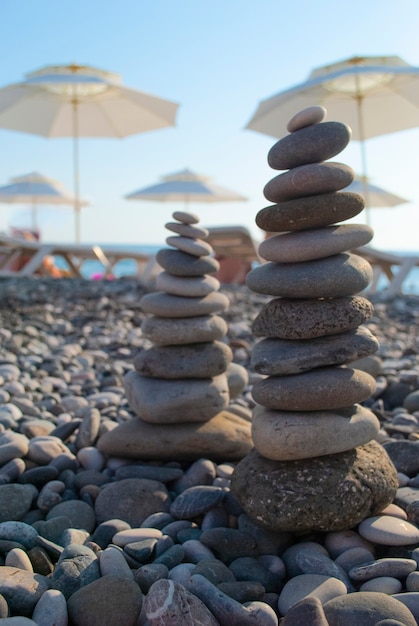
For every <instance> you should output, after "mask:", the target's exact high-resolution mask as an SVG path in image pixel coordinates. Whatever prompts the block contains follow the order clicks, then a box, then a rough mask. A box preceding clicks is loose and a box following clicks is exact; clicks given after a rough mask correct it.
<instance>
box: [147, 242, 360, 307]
mask: <svg viewBox="0 0 419 626" xmlns="http://www.w3.org/2000/svg"><path fill="white" fill-rule="evenodd" d="M371 280H372V268H371V265H370V264H369V263H368V261H366V260H365V259H364V258H362V257H361V256H359V255H357V254H351V253H348V252H342V253H341V254H336V255H334V256H330V257H327V258H325V259H317V260H315V261H306V262H304V263H272V262H269V263H264V264H262V265H259V266H258V267H255V268H254V269H253V270H251V271H250V272H249V273H248V274H247V277H246V284H247V286H248V287H249V289H251V290H252V291H256V292H257V293H263V294H268V295H272V296H280V297H282V298H340V297H342V296H352V295H354V294H356V293H358V292H360V291H362V290H363V289H365V288H366V287H367V286H368V285H369V283H370V282H371ZM147 297H148V296H144V297H143V298H142V300H143V299H144V298H147Z"/></svg>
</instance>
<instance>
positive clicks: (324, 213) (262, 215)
mask: <svg viewBox="0 0 419 626" xmlns="http://www.w3.org/2000/svg"><path fill="white" fill-rule="evenodd" d="M364 206H365V203H364V199H363V198H362V196H360V195H359V194H357V193H352V192H349V191H342V192H338V193H322V194H319V195H314V196H306V197H302V198H295V199H293V200H286V201H281V202H280V203H279V204H274V205H271V206H267V207H265V208H264V209H261V210H260V211H259V212H258V213H257V215H256V224H257V226H259V228H261V229H262V230H264V231H266V232H274V233H278V232H286V231H292V232H294V231H299V230H305V229H309V228H320V227H322V226H328V225H330V224H336V223H337V222H342V221H344V220H347V219H350V218H351V217H355V216H356V215H358V214H359V213H360V212H361V211H362V209H363V208H364Z"/></svg>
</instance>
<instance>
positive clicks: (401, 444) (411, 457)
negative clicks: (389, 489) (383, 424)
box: [383, 439, 419, 504]
mask: <svg viewBox="0 0 419 626" xmlns="http://www.w3.org/2000/svg"><path fill="white" fill-rule="evenodd" d="M383 447H384V449H385V450H386V452H387V454H388V455H389V457H390V459H391V460H392V462H393V463H394V465H395V467H396V469H397V471H398V472H402V473H403V474H406V475H407V476H416V474H418V472H419V441H408V440H407V439H400V440H398V441H389V442H384V443H383ZM417 499H419V494H418V498H417ZM396 504H398V503H397V502H396Z"/></svg>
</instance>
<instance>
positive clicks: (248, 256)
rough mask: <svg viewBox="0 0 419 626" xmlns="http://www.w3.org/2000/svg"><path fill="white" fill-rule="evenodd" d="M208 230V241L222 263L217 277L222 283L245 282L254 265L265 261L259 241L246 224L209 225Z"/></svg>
mask: <svg viewBox="0 0 419 626" xmlns="http://www.w3.org/2000/svg"><path fill="white" fill-rule="evenodd" d="M207 230H208V231H209V235H208V237H207V239H206V241H207V242H208V243H209V244H210V245H211V247H212V248H213V250H214V255H215V258H216V259H217V260H218V261H219V263H220V269H219V271H218V272H217V273H216V274H214V275H215V277H216V278H218V280H219V281H220V282H221V283H229V284H243V283H244V281H245V278H246V274H247V273H248V272H249V270H250V269H251V268H252V265H253V264H254V263H255V262H258V263H261V262H263V259H262V258H261V257H260V256H259V254H258V243H257V242H256V241H255V240H254V239H253V238H252V236H251V234H250V232H249V231H248V230H247V228H245V227H244V226H214V227H210V226H209V227H207Z"/></svg>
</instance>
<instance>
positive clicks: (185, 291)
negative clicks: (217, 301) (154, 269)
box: [156, 271, 220, 298]
mask: <svg viewBox="0 0 419 626" xmlns="http://www.w3.org/2000/svg"><path fill="white" fill-rule="evenodd" d="M219 288H220V281H219V280H217V279H216V278H215V277H214V276H199V277H193V276H176V275H174V274H170V272H166V271H163V272H160V273H159V274H157V277H156V289H157V290H158V291H165V292H166V293H171V294H173V295H175V296H187V297H191V298H200V297H202V296H206V295H208V294H209V293H212V292H213V291H218V290H219Z"/></svg>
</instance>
